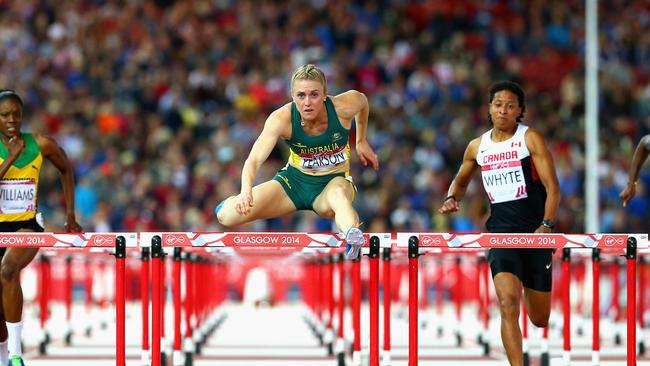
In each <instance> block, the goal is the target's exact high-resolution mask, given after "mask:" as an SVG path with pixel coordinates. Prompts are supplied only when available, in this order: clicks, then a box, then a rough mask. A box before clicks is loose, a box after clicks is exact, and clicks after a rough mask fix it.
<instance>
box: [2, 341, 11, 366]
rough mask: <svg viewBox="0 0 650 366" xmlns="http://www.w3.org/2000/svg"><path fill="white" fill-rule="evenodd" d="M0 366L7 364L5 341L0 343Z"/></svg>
mask: <svg viewBox="0 0 650 366" xmlns="http://www.w3.org/2000/svg"><path fill="white" fill-rule="evenodd" d="M0 364H1V365H8V364H9V351H8V350H7V341H6V340H5V341H4V342H0Z"/></svg>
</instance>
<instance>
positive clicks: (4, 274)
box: [0, 248, 38, 364]
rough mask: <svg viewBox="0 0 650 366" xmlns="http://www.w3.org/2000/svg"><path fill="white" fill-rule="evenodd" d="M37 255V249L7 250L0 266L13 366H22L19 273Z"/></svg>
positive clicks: (21, 302) (21, 314) (21, 308)
mask: <svg viewBox="0 0 650 366" xmlns="http://www.w3.org/2000/svg"><path fill="white" fill-rule="evenodd" d="M36 253H38V248H8V249H7V252H6V253H5V255H4V257H3V258H2V264H1V265H0V283H2V307H3V310H4V316H5V319H6V324H7V333H8V349H9V357H10V358H11V359H16V360H17V361H16V362H14V361H13V360H12V362H14V364H22V360H20V358H21V357H22V347H21V344H20V342H21V338H22V317H23V289H22V287H21V286H20V271H22V269H23V268H25V267H26V266H27V265H28V264H29V263H30V262H31V261H32V260H33V259H34V257H35V256H36Z"/></svg>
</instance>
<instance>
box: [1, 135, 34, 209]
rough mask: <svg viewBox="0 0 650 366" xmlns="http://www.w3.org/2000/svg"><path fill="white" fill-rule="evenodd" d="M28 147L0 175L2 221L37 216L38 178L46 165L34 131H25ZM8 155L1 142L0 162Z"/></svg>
mask: <svg viewBox="0 0 650 366" xmlns="http://www.w3.org/2000/svg"><path fill="white" fill-rule="evenodd" d="M22 137H23V140H25V150H24V151H23V152H22V153H21V154H20V156H18V159H16V161H14V163H13V164H12V165H11V167H10V168H9V170H8V171H7V173H6V174H5V176H4V177H2V178H0V222H10V221H26V220H30V219H32V218H34V217H35V216H36V203H37V202H36V199H37V194H38V177H39V173H40V172H41V165H42V164H43V156H42V154H41V150H40V148H39V147H38V144H37V143H36V140H35V139H34V136H33V135H32V134H31V133H23V134H22ZM8 157H9V151H8V150H7V148H6V147H5V146H4V145H3V144H0V164H2V162H4V160H5V159H7V158H8Z"/></svg>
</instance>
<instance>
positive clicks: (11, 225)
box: [0, 218, 45, 256]
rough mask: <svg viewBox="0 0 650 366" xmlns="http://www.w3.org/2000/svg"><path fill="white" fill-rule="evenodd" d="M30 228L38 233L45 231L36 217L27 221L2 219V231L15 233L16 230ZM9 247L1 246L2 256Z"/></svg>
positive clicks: (0, 223)
mask: <svg viewBox="0 0 650 366" xmlns="http://www.w3.org/2000/svg"><path fill="white" fill-rule="evenodd" d="M23 229H29V230H32V231H34V232H37V233H42V232H43V231H45V229H43V227H42V226H41V225H39V223H38V222H37V221H36V218H33V219H29V220H25V221H0V233H15V232H16V231H19V230H23ZM6 251H7V248H5V247H1V248H0V256H3V255H5V252H6Z"/></svg>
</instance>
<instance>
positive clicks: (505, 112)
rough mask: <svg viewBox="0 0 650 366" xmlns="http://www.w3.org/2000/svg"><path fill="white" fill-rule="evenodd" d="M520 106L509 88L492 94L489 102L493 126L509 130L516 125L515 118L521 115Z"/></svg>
mask: <svg viewBox="0 0 650 366" xmlns="http://www.w3.org/2000/svg"><path fill="white" fill-rule="evenodd" d="M521 112H522V111H521V106H520V105H519V99H518V98H517V95H516V94H514V93H513V92H511V91H509V90H501V91H499V92H497V93H495V94H494V98H493V99H492V102H491V103H490V117H491V118H492V123H493V124H494V128H496V129H499V130H510V129H512V128H513V127H514V126H516V125H517V118H518V117H519V116H520V115H521Z"/></svg>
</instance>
